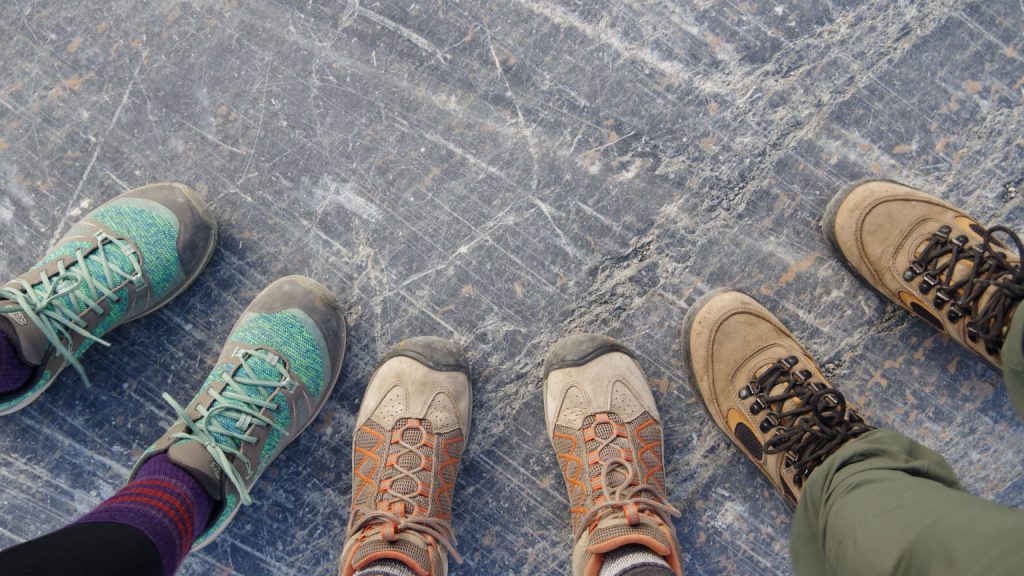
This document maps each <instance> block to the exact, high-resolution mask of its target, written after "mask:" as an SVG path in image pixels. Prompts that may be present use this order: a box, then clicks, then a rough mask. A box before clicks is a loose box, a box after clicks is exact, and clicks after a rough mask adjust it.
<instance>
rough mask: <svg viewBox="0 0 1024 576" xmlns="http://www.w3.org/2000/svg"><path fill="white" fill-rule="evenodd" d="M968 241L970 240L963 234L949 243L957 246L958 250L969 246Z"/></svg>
mask: <svg viewBox="0 0 1024 576" xmlns="http://www.w3.org/2000/svg"><path fill="white" fill-rule="evenodd" d="M967 240H968V238H967V236H965V235H963V234H961V235H959V236H957V237H956V238H953V239H952V240H950V241H949V243H950V245H952V246H956V247H957V248H963V247H964V246H966V245H967Z"/></svg>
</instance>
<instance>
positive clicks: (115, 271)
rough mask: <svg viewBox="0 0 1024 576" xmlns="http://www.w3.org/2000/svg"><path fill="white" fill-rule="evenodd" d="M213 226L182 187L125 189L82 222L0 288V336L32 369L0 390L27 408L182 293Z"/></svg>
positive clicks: (4, 407) (210, 241)
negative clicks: (117, 335) (115, 333)
mask: <svg viewBox="0 0 1024 576" xmlns="http://www.w3.org/2000/svg"><path fill="white" fill-rule="evenodd" d="M216 243H217V223H216V221H214V219H213V216H212V214H211V213H210V211H209V210H207V208H206V207H205V206H204V205H203V204H202V202H201V201H200V200H199V198H198V197H197V196H196V194H195V193H194V192H193V191H192V190H190V189H189V188H188V187H186V186H184V185H182V184H152V185H150V186H145V187H142V188H137V189H135V190H130V191H128V192H125V193H123V194H121V195H120V196H117V197H116V198H114V199H112V200H110V201H109V202H107V203H105V204H103V205H102V206H100V207H99V208H97V209H96V210H93V211H92V212H90V213H89V214H88V215H86V216H85V218H83V219H82V220H81V221H80V222H78V223H77V224H75V225H74V226H72V227H71V230H70V231H69V232H68V233H67V235H65V236H64V238H63V239H61V240H60V241H59V242H58V243H57V244H56V245H55V246H54V247H53V248H51V249H50V251H49V253H47V255H46V256H45V257H44V258H43V259H42V260H41V261H40V262H39V263H38V264H36V265H35V266H34V267H33V268H32V269H31V270H30V271H28V272H26V273H25V274H23V275H21V276H19V277H18V278H15V279H14V280H12V281H10V282H8V283H7V284H5V285H3V287H0V331H3V333H4V334H5V335H6V337H7V338H8V339H9V340H10V341H11V343H12V345H13V347H14V348H15V350H16V351H17V353H18V355H19V356H20V357H21V360H22V361H23V362H25V363H26V364H28V365H30V366H34V367H36V368H35V371H34V372H33V373H32V376H31V377H30V378H29V381H28V382H27V383H26V384H25V385H24V386H21V387H20V388H18V389H17V390H14V391H12V392H8V393H5V394H0V415H4V414H10V413H12V412H15V411H17V410H20V409H22V408H24V407H25V406H28V405H29V404H31V403H32V402H33V401H34V400H35V399H36V398H38V397H39V396H40V395H41V394H42V393H43V392H44V391H45V390H46V389H47V388H49V387H50V386H51V385H52V384H53V382H54V380H56V378H57V375H58V374H60V373H61V372H62V371H63V370H64V369H65V368H67V367H68V366H71V367H73V368H74V369H75V371H77V372H78V374H79V375H80V376H81V377H82V379H83V380H85V381H86V383H88V378H87V377H86V375H85V370H84V369H83V368H82V365H81V363H80V362H79V358H81V356H82V354H84V353H85V351H86V350H88V349H89V348H90V347H91V346H92V345H93V344H96V343H99V344H103V345H105V346H107V345H109V344H108V343H107V342H105V341H104V340H103V336H104V335H105V334H107V333H108V332H110V331H111V330H113V329H114V328H117V327H118V326H121V325H122V324H125V323H127V322H130V321H132V320H135V319H136V318H141V317H142V316H145V315H146V314H150V313H152V312H154V311H156V310H157V309H159V308H160V307H161V306H164V305H165V304H167V303H168V302H170V301H171V300H173V299H174V297H176V296H178V295H179V294H181V293H182V292H184V291H185V289H186V288H188V287H189V286H190V285H191V284H192V283H193V282H195V280H196V278H198V277H199V274H200V273H201V272H202V271H203V268H205V267H206V265H207V263H209V261H210V259H211V258H212V257H213V251H214V247H215V246H216Z"/></svg>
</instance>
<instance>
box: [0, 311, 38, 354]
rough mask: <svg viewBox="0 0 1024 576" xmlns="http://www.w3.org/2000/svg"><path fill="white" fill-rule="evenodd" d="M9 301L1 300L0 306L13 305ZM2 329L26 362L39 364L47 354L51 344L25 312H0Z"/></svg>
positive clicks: (0, 328)
mask: <svg viewBox="0 0 1024 576" xmlns="http://www.w3.org/2000/svg"><path fill="white" fill-rule="evenodd" d="M11 305H12V303H11V302H8V301H6V300H5V301H0V308H4V307H7V306H11ZM0 331H2V332H3V334H4V335H5V336H6V337H7V339H8V340H10V342H11V344H12V345H13V346H14V349H15V350H17V351H18V355H19V356H21V359H22V360H23V361H25V363H26V364H31V365H32V366H39V365H40V364H42V363H43V358H44V357H45V356H46V349H47V347H48V346H49V342H47V340H46V337H45V336H43V333H42V331H40V330H39V328H37V327H36V325H35V324H33V323H32V322H31V321H29V319H28V317H27V316H25V313H24V312H10V313H7V314H0Z"/></svg>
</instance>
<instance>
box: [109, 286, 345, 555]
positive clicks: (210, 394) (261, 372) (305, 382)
mask: <svg viewBox="0 0 1024 576" xmlns="http://www.w3.org/2000/svg"><path fill="white" fill-rule="evenodd" d="M346 333H347V326H346V324H345V316H344V314H343V312H342V309H341V306H340V305H339V304H338V301H337V300H336V299H335V297H334V295H333V294H331V292H330V291H329V290H328V289H327V288H325V287H323V286H321V285H320V284H318V283H317V282H314V281H313V280H310V279H309V278H303V277H301V276H288V277H286V278H282V279H280V280H278V281H276V282H274V283H273V284H271V285H270V286H268V287H267V288H266V289H265V290H264V291H263V292H261V293H260V294H259V295H258V296H257V297H256V299H255V300H253V302H252V303H251V304H250V305H249V307H248V308H246V309H245V311H244V312H243V313H242V317H241V318H239V320H238V322H237V323H236V324H235V326H234V328H232V330H231V333H230V335H229V336H228V340H227V343H226V344H225V345H224V349H223V351H222V352H221V354H220V358H219V359H218V360H217V364H216V365H215V367H214V369H213V372H212V373H211V374H210V376H209V377H208V378H207V379H206V382H204V383H203V386H202V388H200V389H199V393H198V394H197V395H196V397H195V398H193V399H192V401H191V402H189V403H188V405H187V406H185V407H184V408H183V407H181V405H179V404H178V403H177V402H176V401H175V400H174V399H173V398H171V396H169V395H167V394H164V395H163V396H164V399H165V400H166V401H167V402H168V403H169V404H170V405H171V407H172V408H173V409H174V411H175V413H177V415H178V420H177V421H176V422H175V423H174V424H173V425H172V426H171V427H170V429H168V430H167V432H166V433H165V434H164V435H163V436H162V437H160V439H159V440H157V441H156V442H155V443H154V444H153V445H152V446H150V447H149V448H148V449H147V450H146V451H145V452H144V453H143V455H142V457H141V458H140V459H139V461H138V462H137V463H136V464H135V468H134V470H133V471H132V478H134V477H135V474H136V473H137V472H138V470H139V468H141V467H142V465H143V464H144V463H145V462H146V461H147V460H149V459H150V458H152V457H153V456H155V455H157V454H163V453H167V456H168V458H170V460H171V461H172V462H174V463H175V464H177V465H178V466H180V467H181V468H184V469H185V470H187V471H189V472H190V473H191V474H192V475H193V476H194V477H195V478H196V480H198V481H199V482H200V483H201V484H202V485H203V487H204V488H205V489H206V491H207V493H208V494H210V496H211V497H212V498H213V499H214V500H215V501H216V503H217V504H216V505H215V507H214V510H213V515H212V518H211V519H210V523H209V525H208V526H207V528H206V531H205V532H204V533H203V534H201V535H199V537H198V538H196V540H195V542H194V543H193V545H192V549H193V550H198V549H199V548H202V547H203V546H205V545H207V544H209V543H210V542H211V541H213V539H215V538H216V537H217V536H219V535H220V534H221V532H223V531H224V529H225V528H226V527H227V525H228V523H229V522H231V520H232V519H233V518H234V517H235V515H236V514H237V513H238V510H239V508H240V507H241V506H242V505H243V504H250V503H252V497H251V496H250V492H251V490H252V487H253V484H255V483H256V481H257V480H259V478H260V476H262V475H263V472H264V471H265V470H266V469H267V466H269V465H270V464H271V463H272V462H273V461H274V460H275V459H276V458H277V457H278V456H279V455H280V454H281V452H283V451H284V449H285V448H287V447H288V445H289V444H291V443H292V442H294V441H295V439H296V438H298V436H299V434H301V433H302V432H303V430H305V429H306V428H307V427H308V426H309V425H310V424H311V423H312V422H313V420H314V419H315V418H316V416H317V414H319V413H320V409H321V408H323V406H324V404H325V403H326V402H327V398H328V396H330V394H331V390H333V389H334V384H335V382H337V380H338V375H339V374H341V366H342V362H343V361H344V357H345V341H346ZM129 481H130V480H129Z"/></svg>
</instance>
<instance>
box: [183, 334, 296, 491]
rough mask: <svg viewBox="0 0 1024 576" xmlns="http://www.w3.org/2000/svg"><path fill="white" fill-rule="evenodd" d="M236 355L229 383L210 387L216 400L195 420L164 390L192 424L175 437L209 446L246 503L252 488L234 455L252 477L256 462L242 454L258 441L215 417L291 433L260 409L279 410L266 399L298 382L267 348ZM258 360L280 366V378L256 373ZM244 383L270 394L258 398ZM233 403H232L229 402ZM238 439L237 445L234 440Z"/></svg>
mask: <svg viewBox="0 0 1024 576" xmlns="http://www.w3.org/2000/svg"><path fill="white" fill-rule="evenodd" d="M233 356H234V357H235V358H237V359H238V360H239V362H238V365H237V366H235V367H234V369H232V370H230V371H225V372H224V373H223V374H222V375H221V378H222V379H223V382H225V386H224V388H223V390H221V391H220V392H216V391H215V390H212V389H211V390H209V394H210V395H211V396H213V403H212V404H211V407H210V408H209V409H207V408H206V407H204V406H200V407H199V415H200V416H199V418H198V419H196V420H192V418H190V417H189V415H188V411H187V410H186V409H185V408H183V407H182V406H181V405H180V404H178V403H177V402H176V401H175V400H174V398H172V397H171V396H170V395H169V394H167V393H164V394H163V398H164V400H165V401H166V402H167V403H168V404H170V405H171V408H173V409H174V412H175V413H176V414H177V415H178V418H181V420H182V421H183V422H184V423H185V426H187V427H188V430H189V431H188V432H179V433H177V434H174V435H173V436H172V438H175V439H179V440H195V441H196V442H199V443H200V444H202V445H203V447H205V448H206V450H207V452H209V453H210V456H212V457H213V461H214V462H216V463H217V466H219V467H220V469H221V470H222V471H223V472H224V475H225V476H227V478H228V480H229V481H230V482H231V483H232V484H234V486H235V488H236V489H237V490H238V494H239V497H240V498H241V500H242V504H246V505H248V504H252V498H251V497H250V496H249V488H248V487H247V486H246V484H245V478H243V477H242V476H241V475H240V474H239V472H238V470H237V469H236V468H235V467H234V465H233V464H232V463H231V459H230V457H231V456H234V457H235V458H237V459H238V460H240V461H241V462H242V463H243V464H244V465H245V472H246V476H252V473H253V463H252V462H250V461H249V459H248V458H246V456H245V455H244V454H243V453H242V450H241V448H242V446H243V445H244V444H254V443H256V441H257V440H258V439H257V438H256V437H255V436H250V435H248V434H245V433H244V432H243V433H239V432H237V431H235V430H230V429H228V428H225V427H224V426H223V425H221V423H220V422H219V421H218V419H217V418H214V416H221V417H224V418H227V419H230V420H233V421H234V423H235V427H236V428H237V429H238V430H248V429H249V427H250V426H253V425H255V426H260V427H265V426H270V427H272V428H274V429H275V430H277V431H279V432H280V433H281V434H282V435H283V436H288V430H286V429H285V428H284V427H282V426H281V425H280V424H278V423H277V422H275V421H274V419H273V417H272V415H270V414H268V415H263V414H261V413H260V412H261V411H262V410H263V409H264V408H266V409H267V410H269V411H270V412H271V413H273V412H276V411H277V410H278V408H279V405H278V404H275V403H274V402H269V401H267V400H266V399H265V398H267V397H269V396H270V395H271V394H273V392H274V390H277V389H279V388H288V389H290V388H292V387H294V385H295V381H293V380H292V379H291V377H290V376H289V374H288V370H287V369H286V367H285V366H284V361H283V360H282V359H281V358H280V357H278V356H277V355H276V354H274V353H273V352H270V351H269V350H264V349H256V350H242V349H236V350H235V352H234V354H233ZM254 359H258V360H261V361H263V362H266V363H268V364H270V365H271V366H273V367H274V368H276V369H277V371H278V373H279V374H280V376H281V377H280V379H278V380H264V379H262V378H258V377H257V376H256V370H255V369H254V368H253V366H252V365H251V362H252V361H253V360H254ZM243 386H255V387H256V388H258V389H265V390H266V391H267V394H266V396H265V397H263V398H255V397H253V396H250V395H249V394H247V393H246V390H245V389H244V388H243ZM229 400H230V401H233V402H228V401H229ZM230 440H234V441H235V442H237V444H235V443H232V442H231V441H230Z"/></svg>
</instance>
